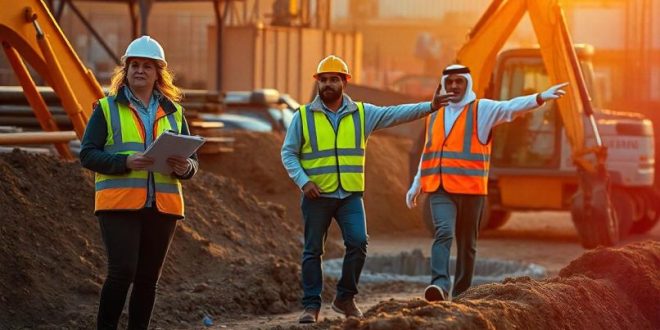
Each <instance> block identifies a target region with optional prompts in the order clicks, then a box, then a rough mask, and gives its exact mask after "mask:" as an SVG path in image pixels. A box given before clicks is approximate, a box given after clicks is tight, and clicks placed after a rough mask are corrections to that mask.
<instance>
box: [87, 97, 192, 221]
mask: <svg viewBox="0 0 660 330" xmlns="http://www.w3.org/2000/svg"><path fill="white" fill-rule="evenodd" d="M99 104H100V105H101V109H102V110H103V116H104V117H105V121H106V125H107V131H108V135H107V137H106V141H105V146H104V150H105V151H106V152H108V153H112V154H125V155H131V154H134V153H136V152H144V150H145V149H146V145H145V141H146V140H145V137H144V134H145V130H144V129H143V127H142V125H143V124H142V121H141V120H140V119H139V116H138V114H137V113H135V110H132V109H131V108H129V107H128V106H127V105H124V104H121V103H119V102H117V101H116V100H115V98H114V96H109V97H105V98H102V99H100V100H99ZM174 105H175V107H176V109H177V111H175V112H173V113H170V114H166V113H165V111H164V110H163V108H162V107H160V106H159V107H158V111H157V113H156V120H155V122H154V130H153V132H154V140H155V139H156V138H157V137H158V136H160V134H162V133H163V132H165V131H168V130H172V131H175V132H177V133H181V125H182V123H183V111H182V109H181V106H180V105H179V104H176V103H174ZM153 177H154V183H155V184H154V185H155V191H154V197H155V198H154V199H155V204H156V207H157V209H158V210H159V211H160V212H163V213H168V214H174V215H178V216H183V214H184V206H183V194H182V189H181V183H180V182H179V180H178V179H177V178H175V177H174V176H173V175H167V174H162V173H157V172H154V173H153ZM148 179H149V173H148V172H147V171H138V170H131V171H130V172H128V173H126V174H121V175H108V174H102V173H98V172H97V173H96V180H95V189H96V194H95V196H96V198H95V211H102V210H137V209H141V208H143V207H144V205H145V202H146V199H147V189H148V188H147V185H148Z"/></svg>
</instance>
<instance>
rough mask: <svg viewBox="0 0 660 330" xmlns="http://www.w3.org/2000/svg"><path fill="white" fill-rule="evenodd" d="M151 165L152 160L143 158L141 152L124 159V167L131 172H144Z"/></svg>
mask: <svg viewBox="0 0 660 330" xmlns="http://www.w3.org/2000/svg"><path fill="white" fill-rule="evenodd" d="M153 163H154V160H153V159H152V158H150V157H147V156H145V155H144V154H143V153H141V152H136V153H134V154H132V155H129V156H128V158H126V167H128V168H130V169H131V170H144V169H146V168H147V166H149V165H151V164H153Z"/></svg>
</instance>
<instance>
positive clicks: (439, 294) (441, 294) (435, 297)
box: [424, 284, 447, 301]
mask: <svg viewBox="0 0 660 330" xmlns="http://www.w3.org/2000/svg"><path fill="white" fill-rule="evenodd" d="M424 298H425V299H426V300H427V301H444V300H447V294H446V293H445V290H442V289H441V288H440V287H439V286H437V285H433V284H431V285H429V286H427V287H426V289H425V290H424Z"/></svg>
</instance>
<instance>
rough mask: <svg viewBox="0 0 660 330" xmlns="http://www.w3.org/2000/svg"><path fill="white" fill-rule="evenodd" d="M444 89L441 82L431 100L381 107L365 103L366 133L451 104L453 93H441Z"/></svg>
mask: <svg viewBox="0 0 660 330" xmlns="http://www.w3.org/2000/svg"><path fill="white" fill-rule="evenodd" d="M441 90H442V86H441V84H438V88H436V90H435V93H433V98H432V100H431V102H420V103H414V104H401V105H394V106H387V107H379V106H376V105H373V104H368V103H365V105H364V116H365V122H366V123H365V126H366V127H365V133H366V134H367V135H369V134H371V132H373V131H376V130H379V129H383V128H388V127H392V126H396V125H399V124H403V123H407V122H409V121H413V120H415V119H419V118H422V117H424V116H427V115H428V114H430V113H431V112H433V111H437V110H438V109H440V108H442V107H444V106H446V105H447V104H449V98H450V97H452V96H453V94H440V93H441V92H440V91H441Z"/></svg>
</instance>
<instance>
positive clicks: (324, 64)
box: [314, 55, 351, 80]
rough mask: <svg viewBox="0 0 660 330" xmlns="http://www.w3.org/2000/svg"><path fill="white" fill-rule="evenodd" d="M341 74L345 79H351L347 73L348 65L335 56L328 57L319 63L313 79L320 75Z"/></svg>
mask: <svg viewBox="0 0 660 330" xmlns="http://www.w3.org/2000/svg"><path fill="white" fill-rule="evenodd" d="M327 72H333V73H341V74H343V75H345V76H346V79H347V80H348V79H351V74H350V72H348V65H346V62H344V60H342V59H341V58H339V57H337V56H335V55H329V56H328V57H326V58H324V59H322V60H321V62H319V66H318V67H317V68H316V73H315V74H314V78H317V77H318V76H319V74H321V73H327Z"/></svg>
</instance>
